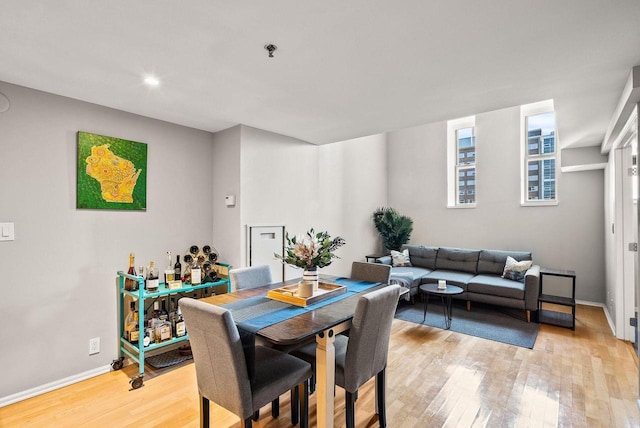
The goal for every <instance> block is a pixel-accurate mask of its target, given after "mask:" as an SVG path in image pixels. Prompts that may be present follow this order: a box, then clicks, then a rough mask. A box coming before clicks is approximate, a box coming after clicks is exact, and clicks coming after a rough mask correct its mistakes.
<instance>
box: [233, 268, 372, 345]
mask: <svg viewBox="0 0 640 428" xmlns="http://www.w3.org/2000/svg"><path fill="white" fill-rule="evenodd" d="M327 282H331V283H332V284H338V285H342V286H345V287H347V292H346V293H342V294H339V295H337V296H335V297H331V298H329V299H327V300H323V301H321V302H318V303H315V304H313V305H309V306H306V307H301V306H295V305H291V304H289V303H285V302H280V301H278V300H273V299H270V298H268V297H266V296H254V297H249V298H248V299H242V300H238V301H237V302H232V303H227V304H225V305H221V307H223V308H225V309H228V310H229V311H230V312H231V314H232V315H233V319H234V321H235V322H236V325H237V326H238V327H239V328H241V329H243V330H246V331H248V332H252V333H256V332H257V331H258V330H261V329H263V328H265V327H268V326H270V325H273V324H277V323H279V322H281V321H284V320H287V319H289V318H293V317H295V316H298V315H301V314H303V313H305V312H309V311H312V310H314V309H318V308H321V307H323V306H326V305H329V304H331V303H334V302H337V301H338V300H342V299H345V298H347V297H349V296H353V295H354V294H357V293H361V292H363V291H365V290H367V289H369V288H372V287H375V286H377V285H380V283H379V282H369V281H358V280H354V279H350V278H344V277H340V278H336V279H332V280H330V281H327Z"/></svg>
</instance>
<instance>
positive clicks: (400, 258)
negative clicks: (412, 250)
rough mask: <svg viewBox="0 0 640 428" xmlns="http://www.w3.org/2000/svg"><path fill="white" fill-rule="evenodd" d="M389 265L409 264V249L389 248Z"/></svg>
mask: <svg viewBox="0 0 640 428" xmlns="http://www.w3.org/2000/svg"><path fill="white" fill-rule="evenodd" d="M391 265H392V266H393V267H399V266H411V260H410V259H409V250H407V249H405V250H404V251H402V252H400V251H395V250H391Z"/></svg>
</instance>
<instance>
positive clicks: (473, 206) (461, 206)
mask: <svg viewBox="0 0 640 428" xmlns="http://www.w3.org/2000/svg"><path fill="white" fill-rule="evenodd" d="M475 207H476V204H464V205H447V208H451V209H462V210H464V209H469V208H475Z"/></svg>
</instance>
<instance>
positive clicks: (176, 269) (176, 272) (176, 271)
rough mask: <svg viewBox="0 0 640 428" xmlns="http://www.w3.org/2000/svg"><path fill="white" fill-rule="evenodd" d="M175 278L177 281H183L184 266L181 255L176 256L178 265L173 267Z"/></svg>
mask: <svg viewBox="0 0 640 428" xmlns="http://www.w3.org/2000/svg"><path fill="white" fill-rule="evenodd" d="M173 277H174V279H175V280H176V281H182V265H181V264H180V255H179V254H178V255H177V256H176V264H175V265H173Z"/></svg>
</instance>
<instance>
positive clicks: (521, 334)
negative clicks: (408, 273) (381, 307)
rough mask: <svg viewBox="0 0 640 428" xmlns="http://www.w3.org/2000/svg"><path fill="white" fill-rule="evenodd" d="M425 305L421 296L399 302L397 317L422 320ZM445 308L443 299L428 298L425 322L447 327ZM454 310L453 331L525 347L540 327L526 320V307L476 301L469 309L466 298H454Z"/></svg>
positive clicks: (442, 327) (531, 343) (530, 344)
mask: <svg viewBox="0 0 640 428" xmlns="http://www.w3.org/2000/svg"><path fill="white" fill-rule="evenodd" d="M423 305H424V303H422V302H421V301H419V299H417V301H416V303H415V304H414V305H411V304H409V303H405V302H400V303H399V304H398V310H397V311H396V318H398V319H401V320H404V321H410V322H413V323H416V324H423V322H422V316H423V311H424V306H423ZM442 309H443V308H442V303H441V302H440V299H434V298H432V299H431V300H429V309H428V312H427V320H426V321H425V322H424V325H428V326H431V327H437V328H441V329H444V327H445V325H444V314H443V311H442ZM452 314H453V315H452V319H451V331H455V332H457V333H462V334H468V335H469V336H476V337H481V338H483V339H489V340H494V341H496V342H502V343H508V344H510V345H515V346H520V347H523V348H529V349H532V348H533V345H535V343H536V338H537V337H538V331H539V330H540V324H538V323H535V322H530V323H528V322H527V320H526V318H525V313H524V310H518V309H511V308H504V307H501V306H493V305H486V304H482V303H476V302H473V303H471V311H470V312H467V308H466V302H463V301H456V300H454V301H453V311H452Z"/></svg>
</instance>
